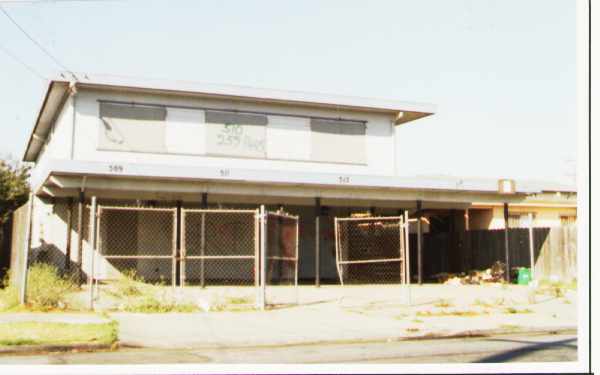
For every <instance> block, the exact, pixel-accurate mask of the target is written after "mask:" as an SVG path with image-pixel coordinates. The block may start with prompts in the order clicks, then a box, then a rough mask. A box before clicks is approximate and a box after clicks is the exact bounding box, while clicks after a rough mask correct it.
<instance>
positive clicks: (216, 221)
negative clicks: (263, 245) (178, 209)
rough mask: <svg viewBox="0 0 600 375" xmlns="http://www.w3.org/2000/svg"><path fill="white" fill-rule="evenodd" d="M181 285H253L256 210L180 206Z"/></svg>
mask: <svg viewBox="0 0 600 375" xmlns="http://www.w3.org/2000/svg"><path fill="white" fill-rule="evenodd" d="M181 215H182V216H181V218H182V219H181V285H182V286H183V285H199V286H202V287H204V286H205V285H240V286H242V285H246V286H248V285H255V286H258V284H259V273H258V267H259V265H258V252H259V242H258V240H259V238H258V230H259V223H258V210H203V209H182V213H181Z"/></svg>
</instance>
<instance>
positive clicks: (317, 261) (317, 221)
mask: <svg viewBox="0 0 600 375" xmlns="http://www.w3.org/2000/svg"><path fill="white" fill-rule="evenodd" d="M315 203H316V205H315V286H316V287H320V286H321V269H320V268H321V264H320V263H321V233H320V232H321V225H320V224H321V198H316V199H315Z"/></svg>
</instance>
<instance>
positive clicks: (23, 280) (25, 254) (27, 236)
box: [19, 193, 34, 305]
mask: <svg viewBox="0 0 600 375" xmlns="http://www.w3.org/2000/svg"><path fill="white" fill-rule="evenodd" d="M33 199H34V196H33V193H29V204H28V208H27V227H25V246H24V249H23V269H22V272H21V290H20V291H19V292H20V293H19V302H20V303H21V305H24V304H25V303H26V302H27V271H28V269H29V264H28V263H29V251H30V249H31V230H32V226H33Z"/></svg>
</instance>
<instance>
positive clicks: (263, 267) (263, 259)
mask: <svg viewBox="0 0 600 375" xmlns="http://www.w3.org/2000/svg"><path fill="white" fill-rule="evenodd" d="M260 220H261V223H260V224H261V225H260V227H261V231H260V232H261V233H260V300H259V302H260V306H259V307H260V309H261V310H264V309H265V305H266V300H265V298H266V283H267V280H266V279H267V238H266V237H267V215H266V214H265V205H264V204H263V205H261V206H260Z"/></svg>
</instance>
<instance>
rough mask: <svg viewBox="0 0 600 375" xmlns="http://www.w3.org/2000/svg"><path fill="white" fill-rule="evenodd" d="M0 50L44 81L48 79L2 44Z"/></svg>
mask: <svg viewBox="0 0 600 375" xmlns="http://www.w3.org/2000/svg"><path fill="white" fill-rule="evenodd" d="M0 50H1V51H2V52H4V53H5V54H6V55H8V56H9V57H11V58H12V59H13V60H15V61H16V62H18V63H20V64H21V65H23V66H24V67H25V68H26V69H27V70H29V71H30V72H31V73H32V74H33V75H35V76H37V77H38V78H39V79H41V80H42V81H45V82H47V81H48V79H47V78H46V77H44V76H43V75H41V74H40V73H39V72H38V71H37V70H35V69H33V68H32V67H31V66H29V65H28V64H26V63H25V62H24V61H23V60H21V59H19V58H18V57H17V56H16V55H14V54H13V53H11V52H10V51H9V50H7V49H6V47H4V46H2V45H1V44H0Z"/></svg>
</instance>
